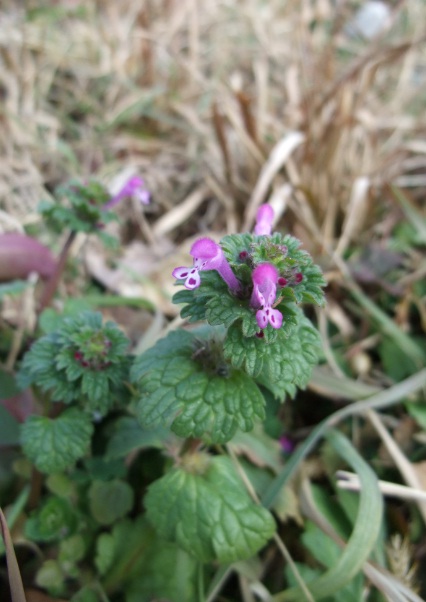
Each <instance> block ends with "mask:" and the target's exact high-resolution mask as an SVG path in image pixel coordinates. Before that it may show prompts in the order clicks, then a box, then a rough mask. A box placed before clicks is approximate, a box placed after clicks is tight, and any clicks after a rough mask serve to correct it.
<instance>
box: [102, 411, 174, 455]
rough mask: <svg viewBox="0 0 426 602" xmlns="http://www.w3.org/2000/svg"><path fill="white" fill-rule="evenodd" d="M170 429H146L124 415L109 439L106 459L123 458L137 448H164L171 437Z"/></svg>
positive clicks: (117, 422) (116, 423)
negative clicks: (165, 442)
mask: <svg viewBox="0 0 426 602" xmlns="http://www.w3.org/2000/svg"><path fill="white" fill-rule="evenodd" d="M169 436H170V435H169V431H168V430H166V429H165V428H163V427H159V428H157V429H155V430H149V431H146V430H145V429H143V428H142V427H141V426H140V424H139V423H138V421H137V420H136V419H135V418H133V417H131V416H122V417H121V418H119V419H118V420H117V421H116V422H115V424H114V429H113V431H112V434H111V436H110V438H109V440H108V447H107V451H106V456H105V458H106V459H114V458H122V457H123V456H126V455H127V454H128V453H129V452H131V451H134V450H135V449H145V448H147V447H158V448H160V449H161V448H162V447H163V445H164V441H165V440H166V439H167V437H169Z"/></svg>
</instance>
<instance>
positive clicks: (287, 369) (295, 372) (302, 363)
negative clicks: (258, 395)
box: [257, 318, 320, 398]
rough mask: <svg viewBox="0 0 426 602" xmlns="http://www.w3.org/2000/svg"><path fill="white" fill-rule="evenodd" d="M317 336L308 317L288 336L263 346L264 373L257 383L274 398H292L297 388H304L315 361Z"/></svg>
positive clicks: (317, 347)
mask: <svg viewBox="0 0 426 602" xmlns="http://www.w3.org/2000/svg"><path fill="white" fill-rule="evenodd" d="M319 349H320V337H319V334H318V332H317V331H316V330H315V328H314V327H313V326H312V324H311V323H310V322H309V320H308V319H307V318H303V320H301V323H300V326H299V329H298V330H297V331H296V332H295V333H294V334H293V335H292V336H291V337H289V338H288V339H284V340H283V339H281V338H280V337H279V338H278V339H277V342H276V343H275V345H269V346H268V347H267V349H266V352H265V356H264V362H263V372H262V374H261V375H259V376H258V378H257V380H258V382H259V383H260V384H261V385H263V386H264V387H266V388H267V389H269V390H270V391H271V392H272V393H273V394H274V395H275V397H277V398H283V397H284V396H285V395H286V394H288V395H289V396H290V397H294V395H295V393H296V390H297V388H299V389H304V388H305V387H306V386H307V384H308V383H309V380H310V378H311V374H312V368H313V366H315V364H317V362H318V354H319Z"/></svg>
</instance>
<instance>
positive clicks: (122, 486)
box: [89, 480, 133, 525]
mask: <svg viewBox="0 0 426 602" xmlns="http://www.w3.org/2000/svg"><path fill="white" fill-rule="evenodd" d="M89 503H90V512H91V513H92V516H93V518H94V519H95V520H96V521H97V522H98V523H99V524H101V525H112V524H113V523H114V522H115V521H116V520H118V519H119V518H123V517H124V516H125V515H126V514H127V513H128V512H130V510H131V509H132V506H133V489H132V488H131V487H130V485H129V484H128V483H126V482H125V481H119V480H115V481H109V482H105V481H95V482H94V483H92V485H91V487H90V490H89Z"/></svg>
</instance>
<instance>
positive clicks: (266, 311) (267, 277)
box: [250, 263, 283, 328]
mask: <svg viewBox="0 0 426 602" xmlns="http://www.w3.org/2000/svg"><path fill="white" fill-rule="evenodd" d="M252 279H253V294H252V296H251V301H250V304H251V306H252V307H255V308H256V307H260V308H261V309H259V310H258V311H257V312H256V320H257V324H258V326H259V328H266V327H267V326H268V323H269V324H270V325H271V326H272V328H281V325H282V323H283V316H282V313H281V312H280V311H278V309H273V307H272V305H273V304H274V303H275V297H276V294H277V281H278V270H277V268H276V267H275V266H273V265H272V264H270V263H262V264H260V265H258V266H257V268H255V269H254V270H253V274H252Z"/></svg>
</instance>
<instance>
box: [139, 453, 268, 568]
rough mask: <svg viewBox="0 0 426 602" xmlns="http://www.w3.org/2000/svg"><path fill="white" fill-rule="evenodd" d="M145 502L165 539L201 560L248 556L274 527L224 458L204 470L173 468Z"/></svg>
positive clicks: (151, 490) (151, 518)
mask: <svg viewBox="0 0 426 602" xmlns="http://www.w3.org/2000/svg"><path fill="white" fill-rule="evenodd" d="M145 506H146V509H147V517H148V519H149V520H150V521H151V523H152V524H153V525H154V526H155V528H156V530H157V531H158V533H159V534H160V535H161V536H162V537H164V538H165V539H166V540H168V541H174V542H176V543H177V544H178V545H179V546H181V547H182V548H183V549H184V550H186V551H187V552H188V553H190V554H193V555H194V556H195V557H196V558H197V559H199V560H201V561H203V562H209V561H211V560H218V561H219V562H236V561H238V560H243V559H246V558H250V557H251V556H253V555H254V554H255V553H256V552H258V551H259V550H260V548H262V547H263V546H264V545H265V544H266V543H267V541H268V539H269V538H270V537H272V535H273V533H274V531H275V521H274V519H273V518H272V515H271V514H270V513H269V512H268V511H267V510H266V509H265V508H263V507H261V506H258V505H257V504H255V503H254V502H253V501H252V500H251V498H250V497H249V495H248V493H247V491H246V489H245V487H244V485H243V484H242V482H241V479H240V478H239V476H238V475H237V474H236V473H235V470H234V468H233V466H232V463H231V461H230V460H229V458H225V457H215V458H211V459H210V463H209V465H208V467H207V469H205V471H204V472H203V473H202V474H200V473H198V472H197V471H195V472H194V473H192V472H190V470H185V468H184V467H182V468H175V469H173V470H172V471H170V472H169V473H167V474H166V475H165V476H164V477H162V478H161V479H159V480H158V481H156V482H155V483H154V484H153V485H151V486H150V488H149V490H148V494H147V495H146V497H145Z"/></svg>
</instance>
